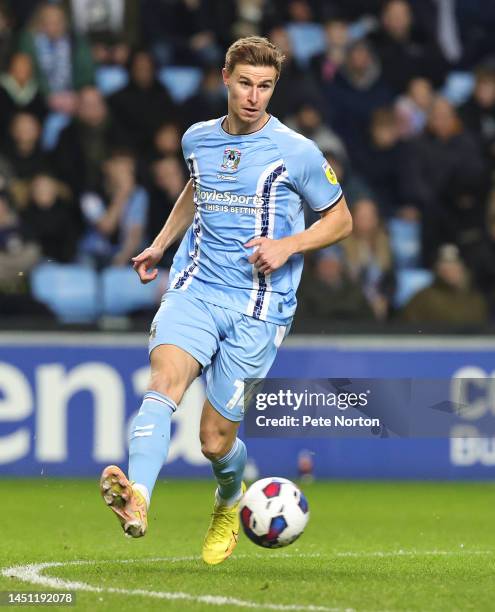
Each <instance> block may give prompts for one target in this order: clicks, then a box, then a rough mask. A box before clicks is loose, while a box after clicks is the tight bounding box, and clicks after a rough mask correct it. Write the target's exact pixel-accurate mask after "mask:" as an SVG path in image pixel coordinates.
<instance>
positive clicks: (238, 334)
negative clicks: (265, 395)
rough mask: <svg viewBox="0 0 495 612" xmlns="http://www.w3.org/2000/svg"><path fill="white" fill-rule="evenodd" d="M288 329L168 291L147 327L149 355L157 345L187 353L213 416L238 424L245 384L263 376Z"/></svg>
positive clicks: (183, 293)
mask: <svg viewBox="0 0 495 612" xmlns="http://www.w3.org/2000/svg"><path fill="white" fill-rule="evenodd" d="M288 329H289V326H286V325H277V324H275V323H267V322H266V321H259V320H258V319H253V317H250V316H248V315H245V314H242V313H240V312H236V311H234V310H227V309H226V308H222V307H220V306H216V305H215V304H209V303H207V302H204V301H202V300H200V299H198V298H196V297H194V296H190V295H188V294H187V293H185V292H183V291H167V293H166V294H165V296H164V298H163V300H162V303H161V306H160V308H159V310H158V312H157V313H156V315H155V318H154V319H153V323H152V324H151V332H150V342H149V352H150V354H151V351H152V350H153V349H154V348H155V347H157V346H159V345H160V344H173V345H175V346H178V347H180V348H181V349H183V350H184V351H186V352H188V353H189V354H190V355H192V356H193V357H194V358H195V359H196V360H197V361H199V363H200V364H201V365H202V366H203V368H204V372H205V375H206V396H207V397H208V399H209V400H210V402H211V404H212V406H213V407H214V408H215V410H217V411H218V412H219V413H220V414H221V415H223V416H224V417H225V418H226V419H229V421H242V419H243V417H244V379H245V378H263V377H265V376H266V374H267V373H268V370H269V369H270V367H271V365H272V363H273V360H274V359H275V355H276V354H277V349H278V347H279V346H280V344H281V343H282V340H283V339H284V338H285V336H286V334H287V332H288Z"/></svg>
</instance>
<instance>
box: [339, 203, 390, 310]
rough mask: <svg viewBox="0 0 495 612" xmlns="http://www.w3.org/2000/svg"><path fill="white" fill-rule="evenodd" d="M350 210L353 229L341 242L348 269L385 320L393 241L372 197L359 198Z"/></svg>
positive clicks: (388, 297)
mask: <svg viewBox="0 0 495 612" xmlns="http://www.w3.org/2000/svg"><path fill="white" fill-rule="evenodd" d="M351 212H352V217H353V221H354V226H353V232H352V234H351V235H350V236H349V237H348V238H346V240H344V241H343V242H342V248H343V249H344V253H345V256H346V261H347V265H348V269H349V273H350V276H351V278H352V279H353V280H354V281H355V282H358V283H360V284H361V286H362V288H363V291H364V294H365V295H366V298H367V299H368V302H369V304H370V306H371V308H372V309H373V312H374V315H375V317H376V318H377V319H379V320H383V319H385V318H386V317H387V315H388V311H389V304H390V298H391V295H392V292H393V280H394V279H393V269H392V252H391V249H390V242H389V239H388V236H387V234H386V232H385V230H384V228H383V224H382V221H381V219H380V215H379V212H378V207H377V205H376V203H375V202H374V201H373V200H370V199H362V200H358V201H357V202H355V204H354V206H353V207H352V211H351Z"/></svg>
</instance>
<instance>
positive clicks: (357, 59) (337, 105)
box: [324, 40, 392, 159]
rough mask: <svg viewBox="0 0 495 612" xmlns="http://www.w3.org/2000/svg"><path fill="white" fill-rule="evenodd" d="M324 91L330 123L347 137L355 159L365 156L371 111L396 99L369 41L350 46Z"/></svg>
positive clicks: (348, 147)
mask: <svg viewBox="0 0 495 612" xmlns="http://www.w3.org/2000/svg"><path fill="white" fill-rule="evenodd" d="M324 91H325V96H326V113H327V117H328V122H329V124H330V125H331V126H332V127H333V128H334V129H335V131H336V132H337V133H338V134H339V135H340V136H341V137H342V139H343V140H344V143H345V144H346V146H347V149H348V151H349V156H350V158H351V159H354V158H355V157H356V156H362V155H363V151H364V150H365V149H366V134H367V133H368V126H369V121H370V117H371V114H372V113H373V111H374V110H375V109H376V108H379V107H381V106H387V105H388V104H389V103H390V102H391V101H392V92H391V91H390V89H389V88H388V87H387V85H386V84H385V82H384V81H383V79H382V77H381V68H380V64H379V63H378V61H377V59H376V57H375V55H374V53H373V52H372V50H371V47H370V46H369V44H368V43H367V42H366V41H364V40H360V41H357V42H355V43H354V44H353V45H352V46H351V47H350V49H349V52H348V55H347V58H346V61H345V63H344V65H343V66H342V67H341V68H340V70H339V71H338V73H337V75H336V77H335V79H334V80H333V81H332V82H331V83H329V84H327V85H326V86H325V87H324Z"/></svg>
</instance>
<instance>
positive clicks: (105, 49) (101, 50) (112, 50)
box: [63, 0, 140, 66]
mask: <svg viewBox="0 0 495 612" xmlns="http://www.w3.org/2000/svg"><path fill="white" fill-rule="evenodd" d="M63 2H64V7H65V9H66V11H67V14H68V15H69V16H70V20H71V23H72V25H73V27H74V30H75V31H76V32H77V33H78V34H79V35H80V36H85V37H86V38H87V39H88V41H89V43H90V45H91V51H92V55H93V59H94V61H95V62H96V63H97V64H118V65H120V66H125V65H126V64H127V62H128V60H129V56H130V52H131V49H135V48H136V47H137V46H138V44H139V42H140V41H139V35H140V15H139V12H140V2H136V1H135V0H112V2H108V0H63Z"/></svg>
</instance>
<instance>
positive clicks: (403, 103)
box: [395, 77, 434, 140]
mask: <svg viewBox="0 0 495 612" xmlns="http://www.w3.org/2000/svg"><path fill="white" fill-rule="evenodd" d="M433 97H434V92H433V86H432V84H431V81H429V80H428V79H424V78H423V77H415V78H414V79H411V80H410V81H409V83H408V84H407V90H406V93H405V94H404V95H403V96H400V97H399V98H398V99H397V100H396V102H395V112H396V114H397V119H398V121H399V134H400V137H401V138H402V139H403V140H410V139H411V138H413V137H414V136H418V135H419V134H421V133H422V132H423V130H424V128H425V126H426V120H427V117H428V114H429V112H430V108H431V105H432V102H433Z"/></svg>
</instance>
